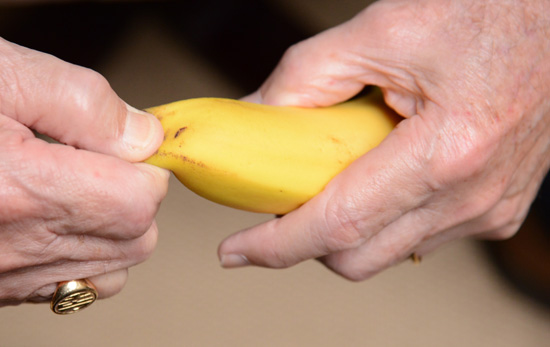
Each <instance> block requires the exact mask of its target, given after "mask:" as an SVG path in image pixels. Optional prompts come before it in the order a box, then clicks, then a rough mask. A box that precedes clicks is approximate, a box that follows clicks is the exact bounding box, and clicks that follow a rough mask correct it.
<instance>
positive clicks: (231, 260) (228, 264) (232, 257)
mask: <svg viewBox="0 0 550 347" xmlns="http://www.w3.org/2000/svg"><path fill="white" fill-rule="evenodd" d="M220 264H221V266H222V267H224V268H227V269H230V268H235V267H243V266H247V265H250V262H249V261H248V259H247V258H246V257H245V256H244V255H241V254H224V255H222V256H221V258H220Z"/></svg>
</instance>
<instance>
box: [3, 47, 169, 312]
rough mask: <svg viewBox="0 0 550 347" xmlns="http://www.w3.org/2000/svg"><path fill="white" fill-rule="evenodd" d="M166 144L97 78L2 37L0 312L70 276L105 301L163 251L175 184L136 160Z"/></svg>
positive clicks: (43, 296) (155, 127)
mask: <svg viewBox="0 0 550 347" xmlns="http://www.w3.org/2000/svg"><path fill="white" fill-rule="evenodd" d="M30 129H33V130H36V131H38V132H40V133H43V134H46V135H49V136H50V137H52V138H54V139H56V140H58V141H60V142H61V143H64V144H66V145H64V144H53V143H47V142H45V141H43V140H41V139H38V138H36V137H35V136H34V134H33V132H32V131H31V130H30ZM162 137H163V131H162V128H161V126H160V123H159V122H158V121H157V120H156V118H155V117H153V116H151V115H147V114H144V113H143V112H139V111H137V110H134V109H132V108H131V107H129V106H127V105H126V104H125V103H124V102H123V101H122V100H121V99H120V98H119V97H118V96H117V95H116V94H115V92H114V91H113V90H112V89H111V88H110V86H109V84H108V83H107V82H106V80H105V79H104V78H103V77H102V76H100V75H99V74H97V73H96V72H94V71H91V70H88V69H84V68H81V67H77V66H74V65H71V64H68V63H65V62H62V61H61V60H59V59H56V58H54V57H52V56H49V55H47V54H43V53H39V52H35V51H32V50H29V49H26V48H23V47H20V46H17V45H15V44H12V43H10V42H7V41H4V40H1V39H0V306H3V305H10V304H19V303H22V302H25V301H32V302H40V301H45V300H49V299H50V298H51V296H52V293H53V291H54V290H55V287H56V283H58V282H60V281H64V280H71V279H79V278H90V279H91V281H92V282H93V283H94V284H95V285H96V287H97V289H98V292H99V296H100V298H105V297H109V296H111V295H114V294H116V293H117V292H118V291H120V290H121V288H122V287H123V285H124V283H125V281H126V277H127V268H128V267H131V266H133V265H135V264H137V263H139V262H141V261H143V260H145V259H146V258H147V257H148V256H149V255H150V254H151V252H152V250H153V248H154V246H155V243H156V238H157V227H156V224H155V223H154V216H155V214H156V212H157V209H158V206H159V204H160V201H161V200H162V199H163V197H164V196H165V194H166V190H167V184H168V173H167V172H166V171H164V170H162V169H159V168H155V167H152V166H149V165H146V164H132V162H137V161H140V160H143V159H145V158H147V157H148V156H149V155H151V154H152V153H153V152H154V151H155V150H156V149H157V148H158V146H159V145H160V143H161V142H162Z"/></svg>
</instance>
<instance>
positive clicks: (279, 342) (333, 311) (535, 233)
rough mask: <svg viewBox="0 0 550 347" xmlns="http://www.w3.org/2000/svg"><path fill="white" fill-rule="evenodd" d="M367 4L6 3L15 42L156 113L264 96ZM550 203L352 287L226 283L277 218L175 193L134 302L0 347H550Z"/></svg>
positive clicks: (27, 331) (120, 299)
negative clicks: (285, 63)
mask: <svg viewBox="0 0 550 347" xmlns="http://www.w3.org/2000/svg"><path fill="white" fill-rule="evenodd" d="M368 3H369V1H359V0H235V1H228V0H226V1H223V0H201V1H197V0H189V1H181V2H171V1H152V2H151V1H119V2H110V1H96V2H82V1H61V2H49V3H48V2H46V1H4V2H1V1H0V36H2V37H4V38H5V39H7V40H10V41H12V42H15V43H18V44H21V45H23V46H27V47H30V48H33V49H37V50H40V51H45V52H48V53H51V54H54V55H56V56H58V57H60V58H62V59H64V60H67V61H69V62H72V63H75V64H79V65H83V66H86V67H90V68H92V69H94V70H96V71H99V72H100V73H102V74H103V75H104V76H105V77H106V78H107V79H108V80H109V82H110V83H111V85H112V87H113V88H114V90H115V91H116V92H117V93H118V94H119V95H120V96H121V98H122V99H124V100H125V101H127V102H128V103H129V104H131V105H133V106H135V107H137V108H145V107H148V106H153V105H158V104H162V103H166V102H170V101H175V100H179V99H186V98H191V97H201V96H217V97H229V98H239V97H241V96H243V95H245V94H247V93H249V92H252V91H253V90H255V89H256V88H257V87H258V86H259V85H260V84H261V82H262V81H263V80H264V79H265V78H266V77H267V75H268V74H269V73H270V71H271V70H272V69H273V67H274V66H275V64H276V63H277V61H278V59H279V58H280V57H281V55H282V54H283V52H284V51H285V49H286V48H287V47H288V46H290V45H291V44H293V43H296V42H298V41H300V40H302V39H305V38H307V37H309V36H311V35H313V34H315V33H318V32H320V31H322V30H324V29H326V28H329V27H331V26H334V25H337V24H339V23H341V22H343V21H345V20H347V19H349V18H351V17H352V16H353V15H354V14H356V13H357V12H359V11H360V10H361V9H362V8H364V7H365V6H366V5H367V4H368ZM546 189H548V188H546ZM542 200H543V199H542V198H539V200H537V204H536V206H535V207H534V208H533V212H532V213H531V215H530V216H529V219H528V221H527V222H526V224H525V226H524V228H523V229H522V230H521V231H520V233H518V235H517V236H516V237H514V238H512V239H511V240H509V241H505V242H492V243H481V242H476V241H472V240H463V241H459V242H455V243H453V244H450V245H448V246H446V247H443V248H441V249H439V250H438V251H437V252H435V253H433V254H430V255H428V256H426V257H425V258H424V259H423V261H422V263H421V264H420V265H414V264H412V262H410V263H409V262H406V263H403V264H401V265H398V266H396V267H394V268H392V269H390V270H388V271H386V272H384V273H382V274H380V275H378V276H376V277H374V278H373V279H370V280H368V281H365V282H361V283H352V282H348V281H346V280H344V279H342V278H340V277H338V276H336V275H334V274H333V273H331V272H329V271H327V270H326V269H325V268H323V267H322V266H321V265H319V264H318V263H316V262H314V261H309V262H305V263H303V264H300V265H298V266H295V267H293V268H291V269H286V270H267V269H257V268H245V269H235V270H223V269H221V268H220V266H219V264H218V259H217V256H216V249H217V246H218V244H219V242H220V241H221V240H222V239H223V238H225V237H227V236H228V235H230V234H231V233H233V232H235V231H238V230H240V229H242V228H245V227H248V226H250V225H254V224H257V223H260V222H262V221H266V220H268V219H270V218H272V216H270V215H261V214H254V213H247V212H242V211H237V210H233V209H230V208H227V207H223V206H218V205H216V204H213V203H210V202H208V201H206V200H204V199H202V198H200V197H197V196H195V195H194V194H193V193H190V192H189V191H187V190H186V189H185V188H184V187H183V186H181V184H179V183H178V182H177V181H176V180H175V179H173V180H172V182H171V185H170V191H169V194H168V197H167V198H166V200H165V201H164V203H163V205H162V207H161V210H160V212H159V215H158V217H157V221H158V224H159V229H160V239H159V243H158V247H157V249H156V251H155V253H154V254H153V256H152V258H151V259H150V260H149V261H147V262H145V263H144V264H141V265H140V266H137V267H135V268H132V269H131V271H130V278H129V281H128V283H127V285H126V287H125V289H124V290H123V291H122V292H121V293H120V294H119V295H117V296H116V297H114V298H112V299H109V300H104V301H99V302H97V303H95V304H94V305H93V306H91V307H90V308H89V309H87V310H85V311H83V312H81V313H79V314H76V315H70V316H56V315H54V314H53V313H51V311H50V309H49V307H48V306H47V305H32V304H25V305H21V306H17V307H5V308H1V309H0V346H2V347H4V346H58V347H61V346H95V345H99V346H160V345H162V346H500V347H504V346H537V347H538V346H541V347H542V346H548V344H549V341H550V305H549V301H548V300H549V295H550V274H549V271H550V261H549V256H550V247H549V245H550V241H549V236H548V224H544V220H543V219H544V218H548V216H547V214H548V208H547V205H542V203H541V201H542ZM544 206H546V207H544ZM544 225H546V226H544Z"/></svg>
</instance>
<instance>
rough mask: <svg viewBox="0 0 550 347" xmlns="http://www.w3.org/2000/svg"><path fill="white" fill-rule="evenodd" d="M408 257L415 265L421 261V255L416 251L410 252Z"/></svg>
mask: <svg viewBox="0 0 550 347" xmlns="http://www.w3.org/2000/svg"><path fill="white" fill-rule="evenodd" d="M409 259H411V260H412V262H413V263H414V264H415V265H418V264H420V262H421V261H422V256H421V255H418V254H416V253H414V252H413V253H412V254H411V255H410V256H409Z"/></svg>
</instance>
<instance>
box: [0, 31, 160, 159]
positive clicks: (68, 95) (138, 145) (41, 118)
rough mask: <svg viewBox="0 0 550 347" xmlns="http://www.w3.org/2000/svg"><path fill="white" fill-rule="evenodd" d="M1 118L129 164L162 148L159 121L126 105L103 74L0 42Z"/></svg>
mask: <svg viewBox="0 0 550 347" xmlns="http://www.w3.org/2000/svg"><path fill="white" fill-rule="evenodd" d="M0 56H1V58H0V59H1V60H0V63H1V64H2V66H3V69H2V72H1V76H0V77H1V78H0V91H2V93H0V113H2V114H4V115H7V116H9V117H11V118H14V119H16V120H17V121H19V122H21V123H23V124H25V125H26V126H28V127H30V128H32V129H35V130H36V131H38V132H40V133H43V134H46V135H48V136H51V137H52V138H54V139H56V140H58V141H60V142H62V143H66V144H70V145H72V146H75V147H78V148H84V149H88V150H92V151H96V152H101V153H105V154H110V155H115V156H118V157H120V158H123V159H125V160H128V161H141V160H144V159H146V158H147V157H149V156H150V155H151V154H152V153H153V152H154V151H155V150H156V149H157V148H158V146H159V145H160V143H161V142H162V138H163V131H162V127H161V125H160V122H158V120H157V119H156V118H155V117H154V116H152V115H150V114H147V113H145V112H142V111H138V110H136V109H134V108H132V107H130V106H128V105H127V104H125V103H124V102H123V101H122V100H121V99H120V98H119V97H118V96H117V95H116V93H115V92H114V91H113V90H112V89H111V87H110V86H109V83H108V82H107V81H106V80H105V78H103V77H102V76H101V75H100V74H98V73H96V72H94V71H92V70H89V69H85V68H82V67H78V66H75V65H72V64H69V63H66V62H63V61H61V60H59V59H57V58H55V57H53V56H50V55H47V54H44V53H40V52H36V51H32V50H29V49H26V48H23V47H20V46H17V45H15V44H12V43H9V42H7V41H5V40H2V39H0Z"/></svg>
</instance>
